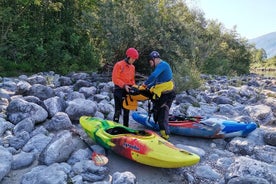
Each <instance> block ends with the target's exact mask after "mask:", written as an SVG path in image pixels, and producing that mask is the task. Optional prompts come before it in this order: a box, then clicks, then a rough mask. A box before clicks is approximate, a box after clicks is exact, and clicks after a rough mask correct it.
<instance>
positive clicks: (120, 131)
mask: <svg viewBox="0 0 276 184" xmlns="http://www.w3.org/2000/svg"><path fill="white" fill-rule="evenodd" d="M105 131H106V132H107V133H109V134H111V135H119V134H133V135H140V136H150V135H151V134H150V133H148V132H146V131H145V130H135V131H132V130H130V129H127V128H125V127H120V126H119V127H113V128H109V129H107V130H105Z"/></svg>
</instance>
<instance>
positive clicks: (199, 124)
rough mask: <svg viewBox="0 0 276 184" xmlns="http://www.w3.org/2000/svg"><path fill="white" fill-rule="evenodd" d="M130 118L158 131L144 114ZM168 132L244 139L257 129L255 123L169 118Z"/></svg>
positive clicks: (198, 118)
mask: <svg viewBox="0 0 276 184" xmlns="http://www.w3.org/2000/svg"><path fill="white" fill-rule="evenodd" d="M132 118H133V119H134V120H135V121H136V122H137V123H140V124H142V125H144V126H146V127H147V128H150V129H152V130H155V131H159V125H158V123H155V122H154V120H153V118H149V116H148V114H146V113H139V112H133V113H132ZM169 128H170V132H171V133H173V134H177V135H183V136H192V137H203V138H231V137H237V136H241V137H246V136H247V135H248V134H249V133H251V132H252V131H254V130H255V129H256V128H257V124H256V123H255V122H249V123H246V122H238V121H233V120H225V119H221V118H206V119H204V118H202V117H197V116H194V117H176V116H170V117H169Z"/></svg>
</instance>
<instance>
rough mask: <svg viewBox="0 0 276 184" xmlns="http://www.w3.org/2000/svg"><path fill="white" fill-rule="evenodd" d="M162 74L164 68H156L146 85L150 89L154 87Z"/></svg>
mask: <svg viewBox="0 0 276 184" xmlns="http://www.w3.org/2000/svg"><path fill="white" fill-rule="evenodd" d="M161 72H162V68H161V67H156V68H155V70H154V71H153V72H152V73H151V74H150V76H149V77H148V79H147V80H146V82H145V85H147V86H148V87H151V86H153V85H154V82H155V80H156V78H157V77H158V76H159V75H160V73H161Z"/></svg>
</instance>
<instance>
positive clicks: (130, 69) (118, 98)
mask: <svg viewBox="0 0 276 184" xmlns="http://www.w3.org/2000/svg"><path fill="white" fill-rule="evenodd" d="M138 58H139V53H138V51H137V50H136V49H135V48H128V49H127V51H126V58H125V59H123V60H121V61H118V62H117V63H116V64H115V65H114V68H113V71H112V82H113V83H114V102H115V112H114V117H113V121H115V122H118V123H119V120H120V115H121V111H122V109H123V124H124V126H128V122H129V110H128V109H125V108H124V107H123V100H124V98H125V97H126V94H127V93H129V90H130V88H131V86H133V85H134V84H135V66H134V65H133V63H134V62H135V61H136V60H137V59H138Z"/></svg>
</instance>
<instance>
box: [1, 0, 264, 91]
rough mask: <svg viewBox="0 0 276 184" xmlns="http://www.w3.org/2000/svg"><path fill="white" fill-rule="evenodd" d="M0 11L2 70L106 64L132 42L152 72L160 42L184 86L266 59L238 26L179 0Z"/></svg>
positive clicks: (84, 1)
mask: <svg viewBox="0 0 276 184" xmlns="http://www.w3.org/2000/svg"><path fill="white" fill-rule="evenodd" d="M0 12H1V13H0V26H1V30H0V36H1V37H0V39H1V40H0V62H1V64H0V75H2V76H13V75H18V74H19V73H36V72H40V71H49V70H52V71H55V72H56V73H61V74H67V73H69V72H74V71H106V70H107V69H110V68H112V66H113V64H114V63H115V62H116V61H118V60H120V59H122V58H124V57H125V50H126V49H127V48H128V47H135V48H137V49H138V50H139V53H140V58H139V60H138V61H137V62H136V63H135V65H136V68H137V71H138V72H139V73H142V74H148V73H149V72H150V69H149V67H148V63H147V56H148V54H149V53H150V52H151V51H152V50H158V51H159V52H160V54H161V56H162V59H164V60H166V61H168V62H169V63H170V64H171V65H172V68H173V70H174V73H175V74H176V75H175V76H176V77H177V79H176V81H179V84H180V83H183V80H186V79H190V80H188V81H186V84H185V85H186V86H191V85H198V84H199V83H200V82H199V81H197V79H198V78H199V77H197V76H198V75H199V74H200V73H206V74H217V75H240V74H247V73H249V71H250V64H251V63H252V60H254V58H255V59H256V58H257V59H261V61H263V58H262V57H261V58H258V53H259V50H258V49H255V47H254V46H253V45H251V44H249V43H248V41H247V40H246V39H245V38H241V36H240V35H239V34H238V33H237V32H236V30H235V28H234V29H232V30H228V29H226V28H225V27H224V25H223V24H222V23H220V22H217V21H213V20H206V19H205V17H204V13H203V12H201V11H200V10H197V9H189V8H188V6H187V5H186V4H185V2H183V1H180V0H176V1H171V0H161V1H160V0H140V1H125V0H118V1H106V0H102V1H98V0H79V1H76V0H56V1H43V0H16V1H9V0H2V1H1V2H0ZM254 63H257V62H256V60H254ZM189 83H190V84H189Z"/></svg>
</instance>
